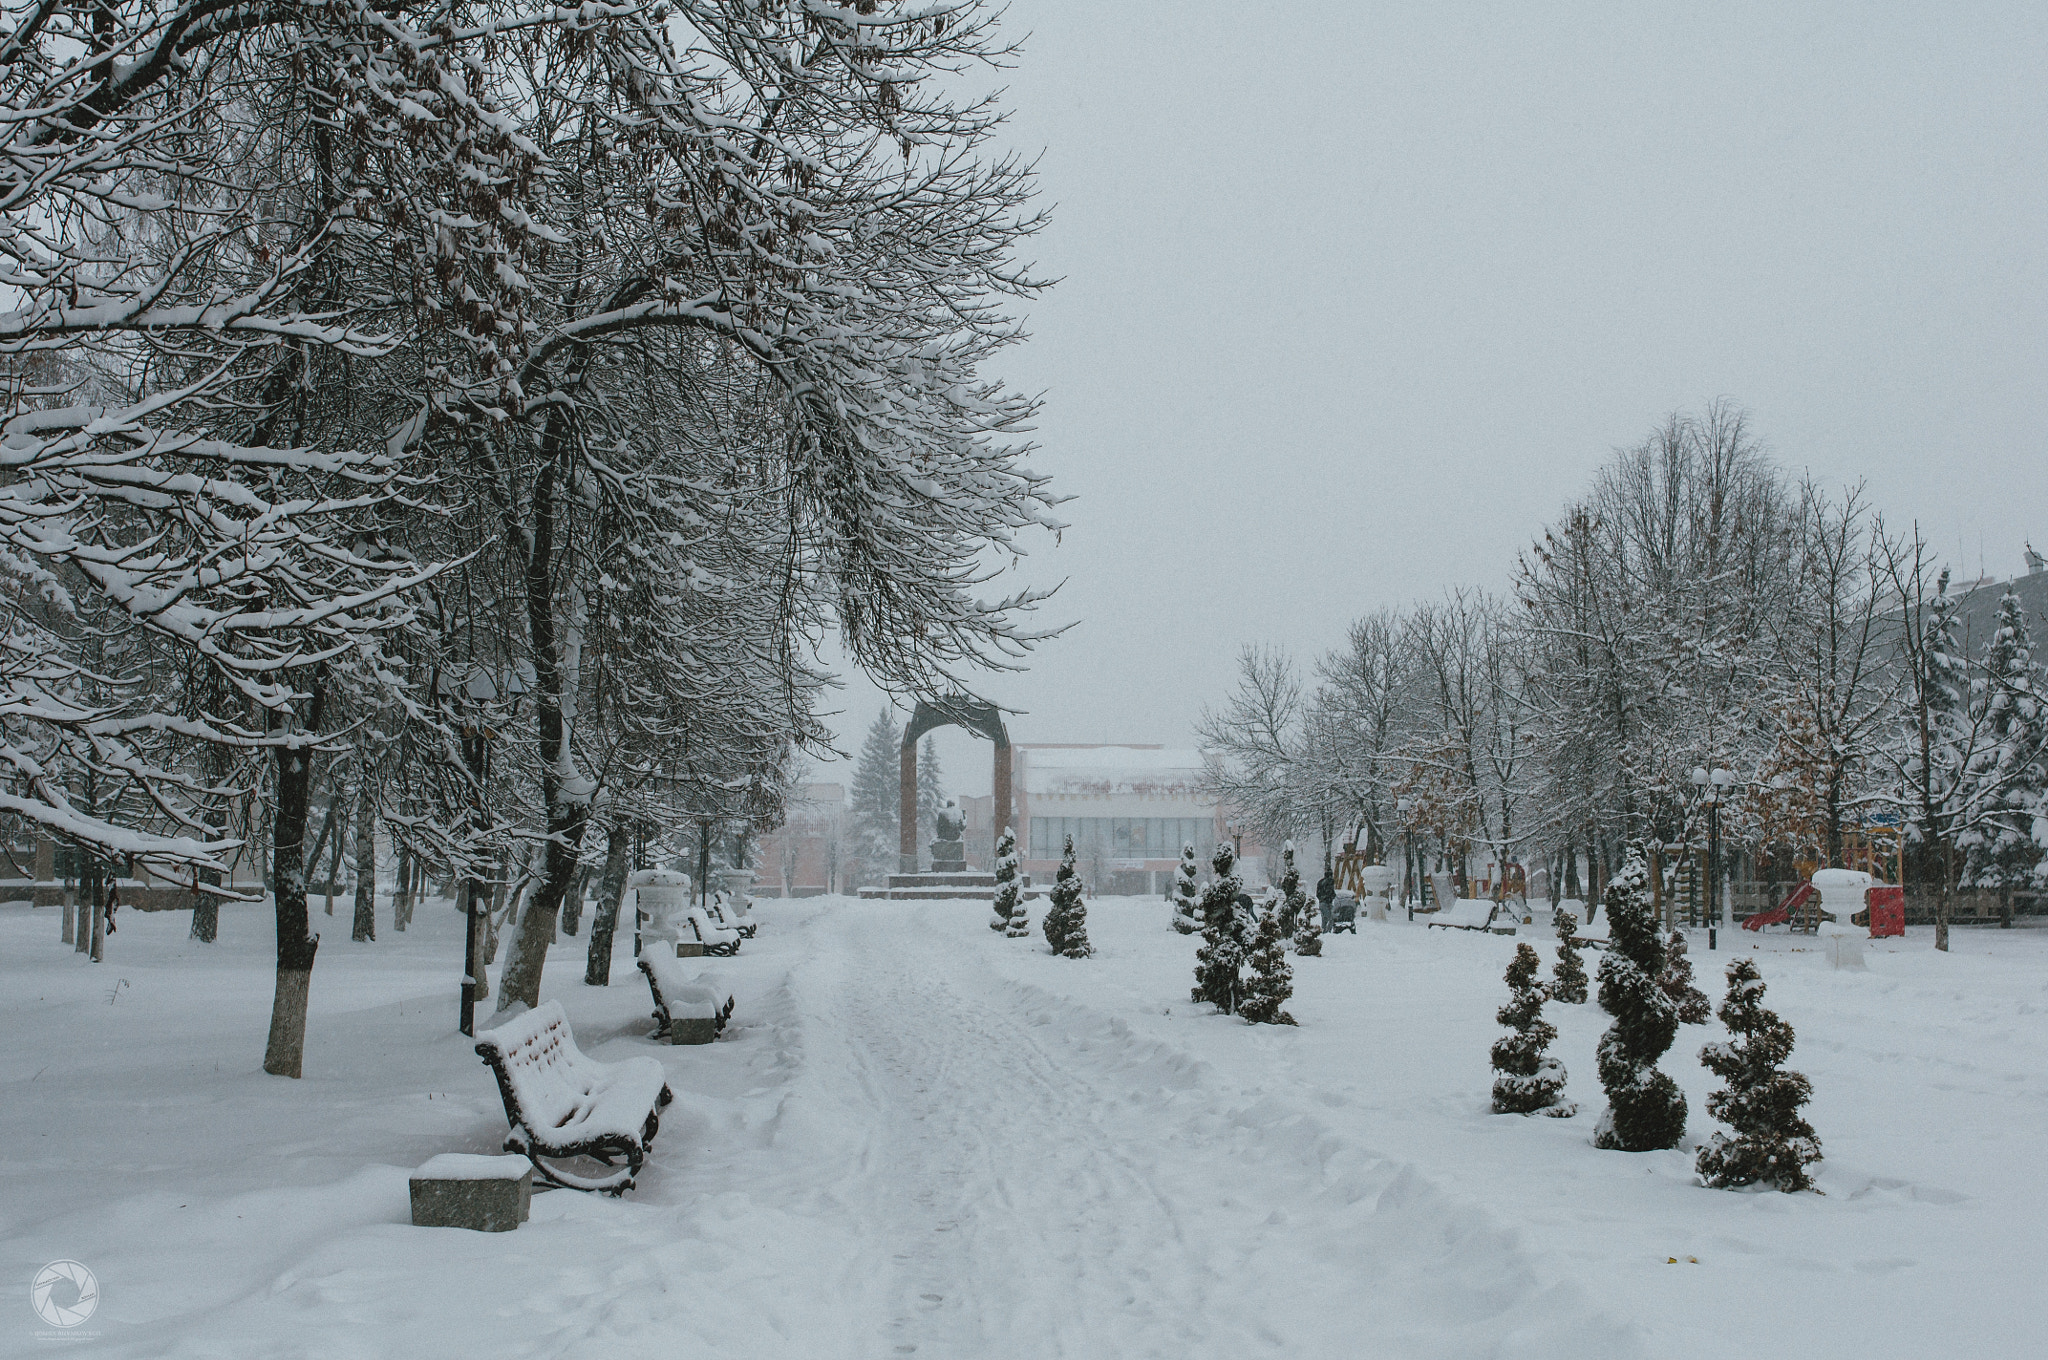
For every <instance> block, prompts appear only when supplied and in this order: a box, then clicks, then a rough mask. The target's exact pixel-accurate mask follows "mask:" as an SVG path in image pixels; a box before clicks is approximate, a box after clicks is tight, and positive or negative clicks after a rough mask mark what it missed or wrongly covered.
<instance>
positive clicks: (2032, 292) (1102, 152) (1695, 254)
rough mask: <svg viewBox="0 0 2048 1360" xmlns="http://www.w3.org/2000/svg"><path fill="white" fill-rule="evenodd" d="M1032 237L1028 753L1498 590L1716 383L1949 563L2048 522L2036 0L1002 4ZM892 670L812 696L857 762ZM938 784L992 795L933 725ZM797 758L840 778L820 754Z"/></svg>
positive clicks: (2010, 554)
mask: <svg viewBox="0 0 2048 1360" xmlns="http://www.w3.org/2000/svg"><path fill="white" fill-rule="evenodd" d="M1009 26H1010V29H1011V31H1012V32H1015V33H1021V34H1025V35H1027V40H1026V46H1025V50H1024V52H1023V54H1022V57H1021V60H1020V64H1019V66H1018V68H1017V69H1016V70H1015V71H1014V72H1012V73H1010V77H1009V82H1008V84H1009V90H1010V101H1009V102H1010V106H1011V107H1012V108H1013V110H1014V118H1013V123H1012V128H1011V133H1012V138H1013V141H1014V143H1015V144H1016V145H1017V146H1019V147H1021V148H1024V149H1027V150H1030V151H1033V152H1042V161H1041V186H1042V191H1043V200H1044V202H1045V203H1046V204H1048V205H1049V206H1051V207H1052V208H1053V210H1054V211H1053V218H1052V224H1051V226H1050V227H1049V228H1048V229H1047V231H1046V232H1045V233H1044V235H1043V236H1042V237H1041V238H1040V239H1039V243H1038V245H1039V248H1038V250H1037V251H1036V257H1037V259H1038V262H1039V266H1040V271H1041V272H1042V273H1044V274H1047V275H1051V276H1057V277H1058V278H1060V279H1061V282H1060V284H1059V285H1058V286H1057V287H1056V288H1054V289H1053V290H1052V291H1051V292H1050V293H1049V294H1047V295H1046V297H1045V298H1044V299H1043V300H1041V301H1039V302H1037V303H1035V304H1033V305H1032V307H1031V308H1030V312H1029V323H1030V327H1031V330H1032V338H1031V340H1030V341H1029V342H1028V343H1027V344H1026V345H1024V346H1022V347H1020V348H1018V349H1017V350H1015V351H1013V352H1012V354H1011V355H1010V356H1009V358H1008V359H1007V361H1006V362H1005V364H1004V368H1003V372H1004V374H1005V376H1006V377H1007V378H1009V379H1010V380H1011V381H1012V382H1013V383H1015V384H1016V385H1018V386H1021V387H1023V388H1025V389H1027V390H1031V391H1041V392H1043V393H1044V396H1045V411H1044V416H1043V419H1042V421H1041V423H1040V428H1039V431H1038V435H1037V438H1038V440H1039V442H1040V443H1041V444H1042V446H1043V448H1042V451H1041V452H1040V453H1039V454H1038V455H1037V457H1036V460H1035V461H1036V465H1037V466H1038V467H1039V469H1040V470H1042V471H1044V472H1048V473H1050V474H1051V475H1052V476H1053V478H1054V479H1055V484H1056V485H1057V486H1058V487H1059V489H1060V490H1061V491H1062V492H1064V493H1066V494H1068V495H1071V496H1073V497H1074V498H1075V499H1074V500H1073V501H1072V502H1071V503H1070V504H1068V505H1067V506H1066V507H1064V513H1065V516H1066V518H1067V520H1068V521H1069V522H1070V524H1071V525H1072V527H1071V529H1070V530H1069V531H1068V532H1067V533H1066V534H1065V535H1064V538H1063V540H1062V541H1061V542H1059V543H1058V544H1054V543H1053V542H1051V541H1050V540H1045V541H1042V542H1040V543H1039V544H1037V545H1036V546H1035V549H1034V558H1033V561H1032V562H1031V563H1030V565H1029V566H1028V567H1027V568H1026V571H1027V573H1028V579H1032V580H1046V581H1049V580H1064V581H1065V582H1066V584H1065V586H1064V587H1063V589H1062V590H1061V592H1060V594H1059V595H1058V596H1057V597H1056V598H1055V599H1054V601H1053V602H1052V603H1051V604H1050V605H1048V606H1047V607H1046V610H1045V619H1046V620H1047V621H1058V622H1065V621H1069V620H1071V621H1074V627H1073V628H1072V629H1071V631H1070V632H1069V633H1068V634H1067V635H1066V636H1065V637H1063V638H1062V639H1060V640H1059V641H1057V642H1055V643H1052V644H1049V645H1047V646H1045V647H1044V648H1042V649H1041V650H1040V651H1039V652H1038V654H1037V655H1036V657H1035V659H1034V661H1033V662H1032V665H1031V668H1030V670H1029V672H1028V673H1027V674H1023V675H1015V676H1004V677H993V678H991V679H990V680H989V681H988V683H987V684H986V685H985V686H984V687H983V693H985V694H986V695H987V696H988V697H990V698H992V699H994V700H996V701H997V702H999V703H1002V704H1004V705H1007V706H1011V707H1014V708H1017V709H1021V710H1024V713H1023V714H1022V715H1020V716H1018V717H1016V718H1014V719H1013V720H1012V721H1011V724H1010V729H1011V735H1012V737H1013V739H1015V740H1018V741H1146V742H1163V743H1167V744H1169V745H1174V744H1190V743H1192V741H1193V726H1194V723H1195V721H1196V719H1197V717H1198V715H1199V713H1200V711H1201V709H1202V707H1203V706H1204V705H1214V704H1217V703H1218V702H1220V700H1221V699H1222V697H1223V696H1224V695H1225V694H1226V693H1227V692H1228V690H1229V688H1230V685H1231V682H1232V677H1233V669H1234V664H1235V661H1234V658H1235V655H1236V653H1237V651H1238V649H1239V648H1240V647H1241V646H1243V645H1244V644H1247V643H1278V644H1282V645H1284V646H1286V647H1288V648H1289V649H1291V650H1293V651H1294V652H1295V653H1296V654H1297V655H1298V656H1299V657H1301V658H1303V659H1309V658H1312V657H1313V656H1315V655H1316V654H1318V653H1320V652H1321V651H1323V650H1324V649H1326V648H1328V647H1330V646H1332V645H1334V644H1336V643H1337V642H1338V641H1339V640H1341V638H1342V636H1343V632H1344V628H1345V626H1346V624H1347V623H1348V622H1349V621H1350V620H1351V619H1352V618H1353V617H1355V616H1357V615H1359V614H1361V613H1364V612H1366V611H1368V610H1371V609H1374V608H1377V607H1379V606H1382V605H1390V604H1396V605H1397V604H1403V603H1408V602H1411V601H1414V600H1416V599H1418V598H1421V597H1426V596H1430V595H1434V594H1436V593H1438V592H1440V591H1442V590H1444V589H1445V588H1447V587H1450V586H1456V585H1478V586H1484V587H1487V588H1489V589H1501V588H1504V587H1505V586H1506V585H1507V584H1508V583H1509V581H1510V578H1511V573H1512V570H1513V567H1514V563H1515V559H1516V555H1517V553H1518V552H1520V551H1521V550H1522V549H1523V548H1524V547H1525V546H1526V545H1527V544H1528V542H1529V541H1530V540H1531V539H1532V538H1533V537H1535V536H1536V535H1537V534H1538V533H1539V532H1540V531H1541V529H1542V527H1543V526H1544V525H1545V524H1546V523H1547V522H1549V521H1550V520H1551V518H1552V517H1553V516H1554V515H1555V513H1556V511H1557V510H1558V508H1559V507H1560V506H1561V505H1562V504H1563V503H1564V501H1565V500H1566V499H1567V498H1569V497H1571V496H1574V495H1576V494H1578V493H1579V492H1580V491H1581V490H1582V489H1583V488H1584V487H1585V485H1586V483H1587V481H1588V478H1589V477H1590V475H1591V473H1592V471H1593V470H1594V468H1595V467H1596V466H1597V465H1598V464H1599V463H1601V462H1602V461H1603V460H1604V459H1605V458H1607V457H1608V456H1609V454H1610V452H1611V451H1612V449H1613V448H1615V447H1616V446H1618V445H1623V444H1629V443H1633V442H1635V441H1637V440H1638V439H1640V438H1641V437H1642V436H1643V435H1644V434H1646V433H1647V432H1648V431H1649V429H1650V428H1651V427H1652V426H1653V425H1654V424H1655V423H1656V422H1657V420H1658V418H1659V417H1660V416H1661V415H1662V414H1664V413H1665V412H1668V411H1670V410H1673V409H1675V408H1681V407H1685V408H1697V407H1698V406H1700V405H1701V404H1702V403H1703V402H1704V401H1706V400H1707V399H1709V398H1713V397H1717V396H1725V397H1728V398H1731V399H1733V400H1734V401H1736V402H1738V403H1740V404H1741V405H1743V406H1744V407H1746V408H1748V410H1749V411H1750V412H1751V414H1752V417H1753V421H1754V428H1755V429H1756V431H1757V432H1758V433H1759V434H1760V435H1761V436H1762V438H1763V439H1764V441H1765V442H1766V443H1767V445H1768V446H1769V447H1770V448H1771V449H1772V451H1773V452H1774V453H1775V455H1776V456H1777V457H1778V459H1779V460H1780V461H1781V462H1782V463H1784V464H1785V465H1786V466H1788V467H1790V468H1792V469H1795V470H1801V469H1811V470H1812V472H1813V473H1814V474H1815V475H1816V476H1817V477H1819V478H1821V479H1823V480H1824V481H1827V482H1832V483H1840V482H1845V481H1850V480H1854V479H1858V478H1862V479H1867V481H1868V482H1869V485H1870V489H1871V492H1872V497H1873V499H1874V501H1875V503H1876V504H1877V505H1878V506H1879V507H1880V508H1882V509H1883V510H1884V511H1885V512H1886V513H1887V515H1888V516H1890V517H1892V518H1894V519H1899V520H1910V519H1912V518H1915V517H1917V518H1918V519H1919V520H1920V522H1921V523H1922V525H1923V526H1924V528H1925V529H1926V531H1927V533H1928V534H1929V536H1930V537H1931V538H1933V539H1934V540H1935V541H1936V542H1937V543H1939V544H1941V545H1943V546H1944V547H1945V548H1946V549H1947V551H1948V552H1949V554H1951V555H1952V556H1954V555H1957V554H1960V558H1959V565H1960V566H1961V567H1962V568H1963V569H1965V570H1966V571H1968V572H1970V573H1972V574H1974V572H1975V570H1976V568H1977V565H1978V561H1979V555H1980V553H1981V557H1982V562H1983V565H1984V566H1985V567H1986V568H1987V569H1988V570H1990V571H1991V572H1993V573H1995V574H1998V575H2010V574H2013V573H2014V572H2016V571H2018V570H2020V550H2021V542H2022V540H2023V539H2026V538H2028V537H2029V536H2031V537H2032V538H2033V539H2034V541H2035V542H2036V543H2037V544H2039V545H2043V547H2044V550H2048V517H2044V516H2043V515H2042V513H2041V511H2042V509H2043V507H2044V506H2048V496H2044V492H2048V459H2044V457H2043V453H2044V433H2048V305H2044V304H2048V212H2044V208H2048V6H2043V5H2041V4H2039V3H2038V0H2036V2H2035V3H2031V4H2017V3H2016V4H1968V3H1965V4H1959V5H1954V6H1904V5H1875V4H1861V5H1853V6H1852V5H1839V6H1821V5H1798V4H1792V5H1788V4H1784V3H1777V4H1769V5H1750V4H1729V3H1723V4H1719V5H1713V6H1699V5H1693V6H1684V7H1682V8H1681V7H1678V6H1646V5H1642V4H1640V3H1633V4H1615V5H1593V4H1578V5H1570V6H1563V5H1550V6H1544V5H1536V4H1530V3H1519V4H1511V5H1510V4H1503V5H1487V6H1478V5H1454V4H1429V5H1421V4H1412V5H1400V6H1384V5H1369V4H1358V3H1330V4H1309V3H1274V4H1269V5H1251V6H1247V5H1244V4H1242V3H1238V4H1230V5H1222V4H1207V3H1200V2H1199V0H1182V2H1181V3H1176V4H1173V5H1171V6H1168V5H1165V4H1162V3H1140V4H1121V5H1114V4H1112V5H1105V4H1101V3H1081V2H1080V0H1015V3H1013V4H1012V6H1011V9H1010V12H1009ZM882 702H883V700H882V697H881V695H880V694H879V692H878V691H876V690H875V689H874V688H873V687H872V686H870V685H868V684H866V683H865V682H864V681H862V680H861V679H860V677H858V676H849V677H848V685H847V688H846V690H845V691H844V692H843V693H842V694H841V695H840V696H838V698H837V699H836V701H835V704H834V706H835V707H838V708H841V709H843V710H844V716H842V717H841V718H840V719H838V720H837V721H838V726H839V728H840V731H841V733H842V743H843V744H849V749H852V748H857V746H858V744H859V740H860V736H861V733H862V732H863V731H864V730H865V729H866V726H867V725H868V724H869V723H870V722H872V721H873V719H874V716H875V713H876V710H877V709H878V707H879V706H880V705H881V703H882ZM940 752H941V758H942V763H943V764H944V765H945V766H946V768H947V774H948V783H949V785H950V786H951V791H953V792H969V793H985V792H987V790H988V779H989V770H988V751H987V747H986V745H985V744H983V743H977V742H976V741H975V740H974V739H972V738H970V737H967V736H965V735H964V734H960V733H958V732H950V733H948V734H946V735H944V736H943V737H942V739H941V744H940ZM844 773H845V771H844V769H843V767H842V768H841V769H839V770H837V771H830V770H827V771H821V773H820V776H819V777H822V778H839V777H843V776H844Z"/></svg>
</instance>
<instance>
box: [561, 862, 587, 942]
mask: <svg viewBox="0 0 2048 1360" xmlns="http://www.w3.org/2000/svg"><path fill="white" fill-rule="evenodd" d="M590 872H591V871H590V866H589V865H588V864H579V865H577V866H576V877H575V880H574V881H573V882H571V883H570V884H569V895H568V896H567V897H565V898H563V899H562V933H563V934H564V935H574V934H575V933H576V927H577V926H579V925H581V924H582V923H583V894H584V893H585V892H586V891H587V890H588V889H589V887H590Z"/></svg>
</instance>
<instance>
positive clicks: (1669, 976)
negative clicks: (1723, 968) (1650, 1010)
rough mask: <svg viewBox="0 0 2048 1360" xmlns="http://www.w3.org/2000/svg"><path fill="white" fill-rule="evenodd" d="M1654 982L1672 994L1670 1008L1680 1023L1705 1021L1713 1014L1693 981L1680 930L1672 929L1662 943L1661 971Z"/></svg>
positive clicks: (1700, 1022)
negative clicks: (1668, 936)
mask: <svg viewBox="0 0 2048 1360" xmlns="http://www.w3.org/2000/svg"><path fill="white" fill-rule="evenodd" d="M1657 985H1658V986H1659V987H1662V988H1663V989H1664V995H1666V996H1668V997H1670V998H1671V1009H1672V1012H1673V1013H1674V1014H1676V1015H1677V1016H1678V1023H1680V1024H1681V1025H1704V1024H1706V1023H1707V1021H1708V1020H1709V1019H1710V1018H1712V1016H1713V1014H1714V1008H1713V1005H1712V1004H1711V1003H1710V1002H1708V1000H1707V994H1706V993H1705V992H1703V991H1701V990H1700V989H1699V988H1697V987H1695V986H1693V985H1692V960H1691V959H1689V958H1687V957H1686V956H1685V936H1684V935H1683V934H1682V933H1680V932H1679V931H1676V930H1674V931H1672V932H1671V939H1670V941H1669V942H1668V943H1667V944H1666V945H1665V946H1664V971H1663V972H1662V973H1661V974H1659V975H1658V978H1657Z"/></svg>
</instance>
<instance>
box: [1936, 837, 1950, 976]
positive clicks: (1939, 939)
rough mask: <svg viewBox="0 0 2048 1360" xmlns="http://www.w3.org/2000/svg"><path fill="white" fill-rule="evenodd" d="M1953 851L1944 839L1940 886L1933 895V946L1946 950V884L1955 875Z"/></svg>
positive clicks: (1944, 951) (1945, 951)
mask: <svg viewBox="0 0 2048 1360" xmlns="http://www.w3.org/2000/svg"><path fill="white" fill-rule="evenodd" d="M1954 868H1955V851H1954V850H1953V849H1952V848H1950V846H1949V844H1948V843H1947V842H1946V841H1944V842H1942V846H1941V887H1940V890H1939V891H1937V892H1936V893H1935V895H1934V947H1935V948H1936V949H1939V950H1941V951H1942V952H1943V953H1944V954H1945V953H1947V952H1948V885H1949V880H1950V879H1952V878H1954V877H1955V874H1954Z"/></svg>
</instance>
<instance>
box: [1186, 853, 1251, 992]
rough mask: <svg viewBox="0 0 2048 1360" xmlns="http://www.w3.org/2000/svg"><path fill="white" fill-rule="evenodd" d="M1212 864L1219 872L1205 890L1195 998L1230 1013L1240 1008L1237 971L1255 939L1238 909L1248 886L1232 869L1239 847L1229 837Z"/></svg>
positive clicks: (1213, 857) (1210, 862) (1197, 954)
mask: <svg viewBox="0 0 2048 1360" xmlns="http://www.w3.org/2000/svg"><path fill="white" fill-rule="evenodd" d="M1209 867H1210V868H1211V869H1213V870H1214V871H1215V874H1216V876H1215V877H1214V878H1212V879H1210V880H1209V887H1208V889H1207V890H1206V891H1205V892H1203V894H1202V947H1201V948H1200V949H1197V950H1196V951H1195V989H1194V992H1193V996H1192V999H1193V1000H1196V1001H1206V1002H1208V1003H1209V1004H1210V1005H1212V1006H1214V1007H1215V1008H1216V1009H1217V1010H1219V1011H1222V1012H1224V1013H1225V1014H1226V1015H1227V1014H1229V1013H1230V1012H1232V1011H1234V1010H1236V1009H1237V974H1238V970H1239V969H1240V968H1241V967H1243V966H1244V956H1245V951H1246V949H1247V948H1248V947H1249V945H1250V943H1251V942H1250V940H1249V939H1248V938H1246V934H1245V931H1244V917H1243V915H1242V914H1241V913H1240V912H1239V911H1238V909H1237V899H1238V895H1239V894H1240V893H1242V892H1243V891H1244V886H1243V884H1242V883H1240V882H1239V881H1238V877H1237V875H1236V874H1235V873H1234V872H1232V871H1233V870H1234V869H1236V867H1237V851H1236V850H1234V849H1232V848H1231V845H1230V842H1229V841H1224V842H1223V843H1221V844H1220V845H1218V846H1217V847H1216V853H1215V855H1213V856H1212V857H1211V858H1210V860H1209Z"/></svg>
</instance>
